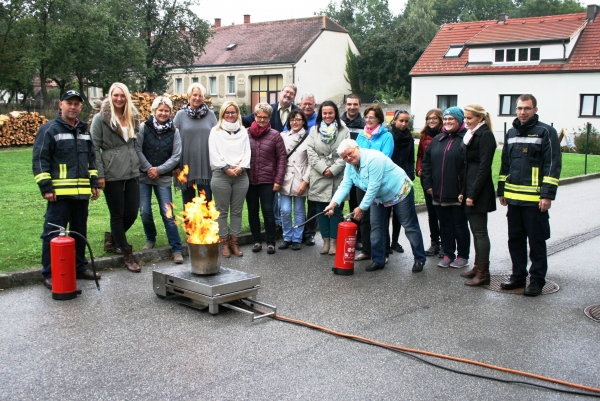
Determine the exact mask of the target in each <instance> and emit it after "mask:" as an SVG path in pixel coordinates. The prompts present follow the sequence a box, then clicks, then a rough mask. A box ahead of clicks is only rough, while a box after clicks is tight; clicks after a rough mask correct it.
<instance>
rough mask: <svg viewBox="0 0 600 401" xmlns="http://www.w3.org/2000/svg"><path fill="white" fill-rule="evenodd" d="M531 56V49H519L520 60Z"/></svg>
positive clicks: (525, 59)
mask: <svg viewBox="0 0 600 401" xmlns="http://www.w3.org/2000/svg"><path fill="white" fill-rule="evenodd" d="M528 57H529V49H519V61H527V59H528Z"/></svg>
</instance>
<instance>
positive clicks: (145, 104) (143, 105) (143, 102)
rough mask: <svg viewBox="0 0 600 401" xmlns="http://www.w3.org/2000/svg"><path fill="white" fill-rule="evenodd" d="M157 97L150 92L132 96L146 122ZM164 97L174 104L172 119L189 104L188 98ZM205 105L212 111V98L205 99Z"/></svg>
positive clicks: (177, 96) (167, 95)
mask: <svg viewBox="0 0 600 401" xmlns="http://www.w3.org/2000/svg"><path fill="white" fill-rule="evenodd" d="M157 96H158V95H156V94H155V93H148V92H144V93H141V92H137V93H134V94H132V95H131V100H132V101H133V104H134V105H135V106H136V107H137V109H138V110H139V112H140V115H141V117H142V121H146V120H147V119H148V117H149V116H150V114H151V113H152V102H153V101H154V99H156V97H157ZM162 96H164V97H168V98H169V99H171V101H172V102H173V115H172V117H175V114H177V112H178V111H179V109H181V108H182V107H183V106H185V105H186V104H187V103H188V100H187V96H184V95H169V94H168V93H165V94H163V95H162ZM204 103H206V105H207V106H208V107H209V108H211V109H212V99H211V98H210V97H207V98H205V99H204Z"/></svg>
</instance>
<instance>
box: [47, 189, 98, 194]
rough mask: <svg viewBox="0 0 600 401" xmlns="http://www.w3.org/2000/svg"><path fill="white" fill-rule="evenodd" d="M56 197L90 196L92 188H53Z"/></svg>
mask: <svg viewBox="0 0 600 401" xmlns="http://www.w3.org/2000/svg"><path fill="white" fill-rule="evenodd" d="M54 193H55V194H56V195H91V194H92V188H55V189H54Z"/></svg>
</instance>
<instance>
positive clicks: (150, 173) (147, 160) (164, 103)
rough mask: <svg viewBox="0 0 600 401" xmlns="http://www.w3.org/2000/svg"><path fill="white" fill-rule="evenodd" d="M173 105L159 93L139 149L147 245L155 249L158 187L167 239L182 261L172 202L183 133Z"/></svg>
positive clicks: (139, 138) (138, 142) (138, 141)
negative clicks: (154, 210)
mask: <svg viewBox="0 0 600 401" xmlns="http://www.w3.org/2000/svg"><path fill="white" fill-rule="evenodd" d="M172 109H173V103H172V102H171V99H169V98H168V97H163V96H159V97H157V98H156V99H154V102H152V112H153V113H154V114H152V115H150V117H148V120H147V121H146V122H145V123H144V124H142V125H141V126H140V132H139V134H138V135H137V138H136V142H135V151H136V152H137V155H138V158H139V159H140V172H141V173H140V215H141V217H142V225H143V226H144V233H145V234H146V245H144V248H143V249H152V248H153V247H154V243H155V242H156V226H155V225H154V216H153V215H152V190H154V194H155V195H156V200H157V201H158V207H159V209H160V215H161V217H162V220H163V224H164V225H165V231H166V233H167V239H168V240H169V245H171V249H172V251H173V260H174V261H175V263H177V264H181V263H183V257H182V255H181V249H182V248H181V238H180V237H179V231H178V230H177V225H176V224H175V219H174V218H173V213H172V211H171V206H170V205H171V204H172V203H173V195H172V193H171V181H172V178H173V170H174V169H175V168H177V165H178V164H179V158H180V157H181V137H180V136H179V130H178V129H177V128H175V126H174V125H173V120H171V110H172Z"/></svg>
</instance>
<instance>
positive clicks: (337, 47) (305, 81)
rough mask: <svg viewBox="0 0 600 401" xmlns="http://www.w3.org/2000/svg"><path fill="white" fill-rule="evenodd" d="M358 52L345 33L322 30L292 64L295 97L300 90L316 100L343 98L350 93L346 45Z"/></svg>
mask: <svg viewBox="0 0 600 401" xmlns="http://www.w3.org/2000/svg"><path fill="white" fill-rule="evenodd" d="M348 44H350V48H351V49H352V51H353V52H354V53H358V50H357V49H356V46H355V45H354V43H352V41H351V40H350V36H349V35H348V34H346V33H340V32H331V31H323V32H322V33H321V35H320V36H319V37H318V39H317V40H316V41H315V43H314V44H313V45H312V46H311V47H310V48H309V49H308V50H307V52H306V53H305V54H304V55H303V56H302V58H301V59H300V61H298V63H296V65H295V76H296V85H297V86H298V98H297V99H296V101H300V96H301V95H302V94H303V93H312V94H314V95H315V100H316V101H317V103H321V102H323V101H325V100H331V101H333V102H335V103H336V104H341V103H343V101H344V94H349V93H350V84H349V83H348V82H346V79H345V78H344V76H345V74H346V49H347V48H348Z"/></svg>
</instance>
